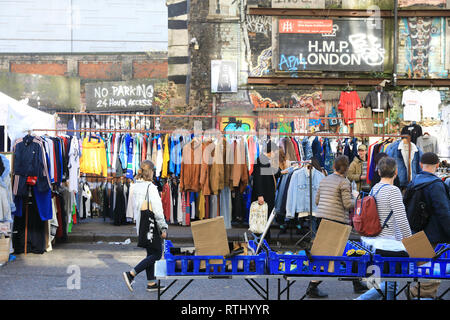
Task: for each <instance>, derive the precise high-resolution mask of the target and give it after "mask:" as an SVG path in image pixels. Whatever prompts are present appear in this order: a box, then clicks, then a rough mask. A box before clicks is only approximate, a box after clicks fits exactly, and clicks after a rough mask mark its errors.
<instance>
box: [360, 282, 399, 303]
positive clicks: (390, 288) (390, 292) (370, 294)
mask: <svg viewBox="0 0 450 320" xmlns="http://www.w3.org/2000/svg"><path fill="white" fill-rule="evenodd" d="M386 285H387V292H386V293H385V289H386ZM394 286H395V282H394V281H386V282H382V283H380V290H381V291H382V292H383V294H381V293H379V292H378V291H377V290H376V289H375V288H372V289H370V290H368V291H366V292H364V293H363V294H362V295H360V296H359V297H358V298H357V299H356V300H381V299H382V298H383V296H384V295H385V294H386V297H385V298H386V300H394V298H395V291H394Z"/></svg>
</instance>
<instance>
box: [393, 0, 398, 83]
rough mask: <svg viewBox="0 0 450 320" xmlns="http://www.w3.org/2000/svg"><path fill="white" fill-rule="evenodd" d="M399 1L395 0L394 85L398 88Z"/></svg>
mask: <svg viewBox="0 0 450 320" xmlns="http://www.w3.org/2000/svg"><path fill="white" fill-rule="evenodd" d="M397 40H398V0H394V72H393V79H392V85H393V86H394V87H396V86H397V64H398V41H397Z"/></svg>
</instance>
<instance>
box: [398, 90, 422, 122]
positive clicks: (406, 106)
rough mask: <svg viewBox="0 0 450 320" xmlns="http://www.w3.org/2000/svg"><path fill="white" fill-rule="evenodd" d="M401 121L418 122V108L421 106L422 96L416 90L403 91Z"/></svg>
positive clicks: (419, 118)
mask: <svg viewBox="0 0 450 320" xmlns="http://www.w3.org/2000/svg"><path fill="white" fill-rule="evenodd" d="M402 105H403V120H404V121H420V120H421V117H420V106H421V105H422V95H421V93H420V91H417V90H406V91H403V97H402Z"/></svg>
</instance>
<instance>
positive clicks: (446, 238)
mask: <svg viewBox="0 0 450 320" xmlns="http://www.w3.org/2000/svg"><path fill="white" fill-rule="evenodd" d="M420 167H421V169H422V172H420V173H419V174H417V175H416V176H415V177H414V178H413V180H412V181H411V182H410V185H409V186H408V187H411V186H412V187H414V188H420V186H421V185H425V184H428V183H430V182H432V183H431V184H428V185H427V186H424V188H423V192H424V198H425V201H426V207H427V209H428V210H429V211H430V212H429V213H430V218H429V221H428V223H427V225H426V226H425V228H424V230H423V231H424V232H425V234H426V236H427V238H428V240H429V241H430V243H431V244H432V246H433V247H436V246H437V244H439V243H449V242H450V196H449V194H448V189H447V186H446V185H445V183H444V182H443V181H442V180H441V179H440V178H439V177H438V176H436V175H435V173H436V171H437V169H438V168H439V157H438V156H437V155H436V154H435V153H433V152H426V153H424V154H423V155H422V157H421V158H420ZM438 288H439V282H438V281H428V282H423V283H422V281H421V287H420V297H421V298H435V297H436V293H437V290H438ZM417 296H418V288H417V286H411V290H410V295H409V296H408V295H407V297H408V299H411V298H412V299H414V298H416V297H417Z"/></svg>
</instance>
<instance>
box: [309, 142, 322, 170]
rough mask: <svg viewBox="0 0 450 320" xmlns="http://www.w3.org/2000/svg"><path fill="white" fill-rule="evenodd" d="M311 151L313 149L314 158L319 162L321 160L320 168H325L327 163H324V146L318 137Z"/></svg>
mask: <svg viewBox="0 0 450 320" xmlns="http://www.w3.org/2000/svg"><path fill="white" fill-rule="evenodd" d="M311 149H312V153H313V156H314V157H315V158H316V159H317V160H319V162H320V166H321V167H322V168H323V167H324V166H325V161H324V159H323V157H322V145H321V144H320V141H319V138H318V137H316V138H315V139H314V140H313V142H312V146H311Z"/></svg>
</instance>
